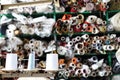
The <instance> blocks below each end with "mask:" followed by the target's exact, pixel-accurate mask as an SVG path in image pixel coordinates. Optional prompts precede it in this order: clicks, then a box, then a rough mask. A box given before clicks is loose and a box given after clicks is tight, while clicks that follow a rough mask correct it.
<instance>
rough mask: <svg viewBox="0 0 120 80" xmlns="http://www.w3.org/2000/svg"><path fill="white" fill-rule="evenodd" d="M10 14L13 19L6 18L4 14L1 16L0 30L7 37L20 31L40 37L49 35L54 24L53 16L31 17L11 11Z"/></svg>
mask: <svg viewBox="0 0 120 80" xmlns="http://www.w3.org/2000/svg"><path fill="white" fill-rule="evenodd" d="M12 16H13V17H14V18H13V19H8V18H7V17H6V16H2V17H1V23H0V24H1V32H3V31H4V34H6V35H7V37H9V36H13V35H16V34H20V33H22V34H29V35H33V34H36V35H38V36H40V37H42V38H43V37H49V36H50V35H51V33H52V29H53V25H54V24H55V20H54V19H53V18H47V17H46V16H41V17H37V18H32V17H26V16H24V15H21V14H16V13H12ZM5 28H6V29H5Z"/></svg>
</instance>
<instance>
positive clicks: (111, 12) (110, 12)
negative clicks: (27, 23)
mask: <svg viewBox="0 0 120 80" xmlns="http://www.w3.org/2000/svg"><path fill="white" fill-rule="evenodd" d="M49 1H50V0H46V1H44V0H43V1H37V2H29V3H18V4H10V5H1V7H2V9H8V8H10V7H11V6H12V7H14V6H15V7H19V6H26V5H36V4H39V3H45V2H49ZM117 12H120V10H116V11H107V12H106V16H101V13H97V14H96V13H90V12H84V13H71V12H60V13H57V12H55V10H54V11H53V13H47V14H45V13H35V14H32V15H31V16H35V17H37V16H41V15H45V16H48V17H52V18H54V19H55V20H57V19H58V18H57V17H59V16H61V15H63V14H72V15H76V14H84V15H87V16H89V15H90V14H96V15H99V16H101V17H103V18H105V19H106V20H107V21H108V20H109V18H110V17H111V14H112V15H114V14H115V13H117ZM4 15H7V16H8V17H9V18H13V17H12V16H11V15H10V14H4ZM24 15H28V14H24ZM1 16H2V14H1V15H0V18H1ZM83 34H89V35H93V36H94V35H107V34H117V35H118V36H119V34H120V32H106V33H99V34H91V33H89V32H81V33H75V34H73V36H77V35H83ZM17 36H18V37H21V38H24V37H25V38H36V39H38V40H39V39H41V38H40V37H38V36H37V35H27V34H20V35H17ZM58 36H61V35H59V34H57V33H56V32H54V31H53V33H52V34H51V36H50V37H48V38H51V37H52V38H54V39H55V40H57V37H58ZM62 36H69V35H68V34H62ZM48 38H47V39H48ZM114 54H115V52H107V54H95V53H91V54H85V55H75V56H76V57H84V56H107V60H108V64H109V66H112V61H111V60H112V55H114ZM59 57H62V58H65V56H61V55H59ZM114 75H120V74H113V75H112V76H114ZM30 76H34V77H46V76H49V77H53V76H55V75H54V74H48V73H29V74H28V73H7V74H6V73H4V74H3V73H2V74H1V73H0V77H1V78H3V77H30ZM112 76H108V77H112ZM93 80H95V79H93Z"/></svg>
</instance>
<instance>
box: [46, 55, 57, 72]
mask: <svg viewBox="0 0 120 80" xmlns="http://www.w3.org/2000/svg"><path fill="white" fill-rule="evenodd" d="M46 70H50V71H54V70H55V71H56V70H58V54H47V58H46Z"/></svg>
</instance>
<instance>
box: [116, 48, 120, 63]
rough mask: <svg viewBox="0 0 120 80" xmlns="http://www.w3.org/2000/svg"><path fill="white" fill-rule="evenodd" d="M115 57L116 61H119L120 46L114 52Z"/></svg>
mask: <svg viewBox="0 0 120 80" xmlns="http://www.w3.org/2000/svg"><path fill="white" fill-rule="evenodd" d="M115 57H116V59H117V61H118V62H119V63H120V48H119V49H118V50H117V52H116V53H115Z"/></svg>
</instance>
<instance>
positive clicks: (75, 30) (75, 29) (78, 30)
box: [73, 24, 82, 32]
mask: <svg viewBox="0 0 120 80" xmlns="http://www.w3.org/2000/svg"><path fill="white" fill-rule="evenodd" d="M73 30H74V32H81V30H82V26H81V25H80V24H78V25H76V26H74V27H73Z"/></svg>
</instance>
